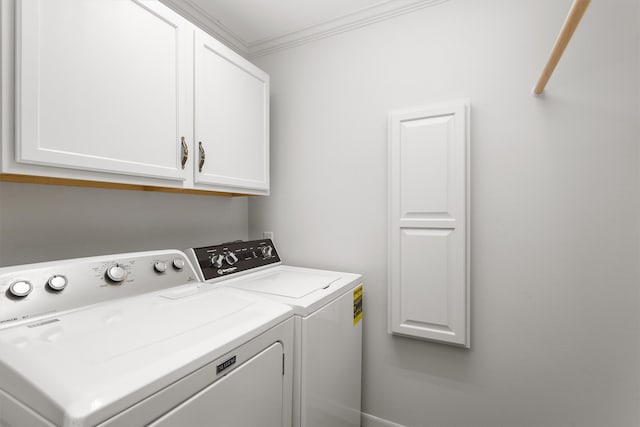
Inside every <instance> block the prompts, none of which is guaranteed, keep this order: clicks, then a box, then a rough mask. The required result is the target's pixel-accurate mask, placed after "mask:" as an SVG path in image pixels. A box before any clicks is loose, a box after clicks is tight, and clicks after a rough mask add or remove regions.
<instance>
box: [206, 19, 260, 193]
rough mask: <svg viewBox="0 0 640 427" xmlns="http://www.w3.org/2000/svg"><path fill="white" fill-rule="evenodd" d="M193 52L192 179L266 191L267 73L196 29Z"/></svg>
mask: <svg viewBox="0 0 640 427" xmlns="http://www.w3.org/2000/svg"><path fill="white" fill-rule="evenodd" d="M194 54H195V76H194V79H195V90H194V98H195V121H194V124H195V129H194V131H195V143H196V147H195V150H196V152H199V153H200V154H198V155H201V154H204V159H196V161H198V160H199V161H198V162H197V163H198V164H196V170H195V177H194V180H195V182H196V183H200V184H216V185H223V186H229V187H237V188H247V189H257V190H268V188H269V76H268V75H267V74H266V73H264V72H263V71H261V70H260V69H258V68H257V67H256V66H254V65H253V64H251V63H250V62H248V61H247V60H246V59H244V58H242V57H241V56H239V55H238V54H236V53H235V52H233V51H231V50H230V49H229V48H227V47H226V46H224V45H222V43H220V42H218V41H217V40H215V39H214V38H213V37H211V36H209V35H208V34H205V33H204V32H202V31H199V30H196V33H195V53H194ZM199 163H202V166H200V164H199Z"/></svg>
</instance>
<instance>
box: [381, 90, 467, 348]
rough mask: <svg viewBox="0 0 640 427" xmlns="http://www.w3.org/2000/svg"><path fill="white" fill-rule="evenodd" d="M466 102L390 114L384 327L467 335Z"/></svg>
mask: <svg viewBox="0 0 640 427" xmlns="http://www.w3.org/2000/svg"><path fill="white" fill-rule="evenodd" d="M469 254H470V252H469V103H468V101H460V102H452V103H448V104H443V105H434V106H429V107H425V108H422V109H418V110H413V111H406V112H396V113H392V114H390V116H389V330H390V332H391V333H394V334H400V335H406V336H410V337H415V338H422V339H429V340H436V341H441V342H446V343H451V344H457V345H461V346H465V347H469V346H470V341H469V326H470V319H469V307H470V294H469Z"/></svg>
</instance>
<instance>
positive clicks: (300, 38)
mask: <svg viewBox="0 0 640 427" xmlns="http://www.w3.org/2000/svg"><path fill="white" fill-rule="evenodd" d="M161 1H162V2H163V3H165V4H166V5H167V6H169V7H171V8H172V9H174V10H175V11H176V12H178V13H180V14H181V15H183V16H184V17H186V18H188V19H189V20H190V21H192V22H193V23H195V24H196V25H198V26H200V27H201V28H202V29H203V30H205V31H206V32H208V33H209V34H211V35H212V36H214V37H216V38H217V39H219V40H221V41H223V42H224V43H225V44H227V45H228V46H229V47H231V48H232V49H233V50H235V51H236V52H238V53H240V54H241V55H244V56H246V57H248V58H256V57H260V56H264V55H268V54H270V53H275V52H279V51H281V50H285V49H289V48H292V47H295V46H299V45H301V44H305V43H309V42H312V41H315V40H319V39H323V38H325V37H330V36H333V35H336V34H341V33H344V32H347V31H351V30H355V29H357V28H361V27H364V26H366V25H370V24H373V23H376V22H379V21H383V20H386V19H390V18H393V17H395V16H398V15H403V14H406V13H410V12H413V11H416V10H419V9H422V8H425V7H427V6H433V5H436V4H440V3H444V2H446V1H448V0H385V1H381V2H379V3H377V4H374V5H373V6H368V7H364V8H362V9H358V10H356V11H353V12H351V13H348V14H345V15H341V16H336V17H334V18H332V19H329V20H326V21H324V22H320V23H318V24H314V25H310V26H307V27H302V28H298V29H296V30H294V31H289V32H285V33H282V34H276V35H273V36H270V37H266V38H264V39H260V40H243V39H242V38H241V37H239V36H238V35H237V34H234V33H233V31H232V30H231V29H229V28H228V27H226V26H225V25H224V24H223V23H222V22H220V21H219V20H218V19H216V18H215V17H214V16H211V15H210V14H208V13H207V12H206V11H204V10H203V9H202V8H201V7H199V6H198V5H197V4H195V3H194V2H193V1H192V0H161Z"/></svg>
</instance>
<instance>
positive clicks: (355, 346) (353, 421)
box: [186, 239, 362, 427]
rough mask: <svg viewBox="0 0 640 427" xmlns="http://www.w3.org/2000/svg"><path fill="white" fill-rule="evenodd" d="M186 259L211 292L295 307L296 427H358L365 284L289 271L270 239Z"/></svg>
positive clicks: (197, 251)
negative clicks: (221, 290) (237, 291)
mask: <svg viewBox="0 0 640 427" xmlns="http://www.w3.org/2000/svg"><path fill="white" fill-rule="evenodd" d="M186 252H187V255H188V256H189V257H190V259H191V260H192V262H193V264H194V266H196V268H197V269H198V272H199V274H200V279H201V280H203V281H206V282H207V283H211V284H212V286H215V287H217V288H220V287H225V288H229V287H231V288H234V289H240V290H242V291H245V292H247V293H250V294H254V295H256V294H257V295H262V296H266V297H268V298H270V299H272V300H274V301H278V302H283V303H286V304H287V305H289V306H291V307H292V308H293V310H294V319H295V338H294V343H295V348H294V378H293V390H294V394H293V425H294V426H296V427H338V426H360V411H361V364H362V277H361V276H360V275H358V274H351V273H340V272H334V271H324V270H313V269H308V268H297V267H289V266H284V265H282V263H281V261H280V258H279V256H278V253H277V252H276V250H275V248H274V246H273V242H272V241H271V240H269V239H265V240H255V241H249V242H233V243H227V244H223V245H215V246H208V247H201V248H193V249H189V250H187V251H186Z"/></svg>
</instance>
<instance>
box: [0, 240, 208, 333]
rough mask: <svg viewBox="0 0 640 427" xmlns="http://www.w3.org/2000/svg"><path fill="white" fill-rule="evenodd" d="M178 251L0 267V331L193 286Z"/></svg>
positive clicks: (192, 273)
mask: <svg viewBox="0 0 640 427" xmlns="http://www.w3.org/2000/svg"><path fill="white" fill-rule="evenodd" d="M197 277H198V276H197V273H196V271H195V270H194V269H193V266H192V265H191V263H190V262H189V261H188V260H187V257H186V255H185V254H184V253H183V252H180V251H177V250H164V251H149V252H136V253H128V254H118V255H107V256H101V257H90V258H76V259H69V260H62V261H53V262H43V263H37V264H28V265H22V266H13V267H3V268H0V327H3V326H5V325H12V324H14V323H15V322H17V321H21V320H28V319H31V318H33V317H36V316H40V315H43V314H46V313H55V312H59V311H65V310H71V309H74V308H80V307H84V306H86V305H90V304H95V303H98V302H102V301H106V300H110V299H115V298H123V297H130V296H135V295H139V294H143V293H147V292H153V291H159V290H163V289H167V288H171V287H175V286H179V285H183V284H186V283H189V282H195V281H197Z"/></svg>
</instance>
